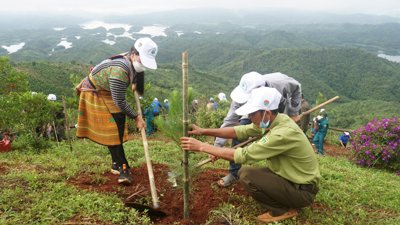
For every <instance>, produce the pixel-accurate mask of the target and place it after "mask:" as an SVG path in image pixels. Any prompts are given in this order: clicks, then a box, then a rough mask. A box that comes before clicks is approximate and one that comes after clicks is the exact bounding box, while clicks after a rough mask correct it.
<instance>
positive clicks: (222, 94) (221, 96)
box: [218, 92, 226, 101]
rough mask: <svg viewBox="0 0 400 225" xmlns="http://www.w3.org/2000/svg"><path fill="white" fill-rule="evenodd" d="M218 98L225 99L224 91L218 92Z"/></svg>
mask: <svg viewBox="0 0 400 225" xmlns="http://www.w3.org/2000/svg"><path fill="white" fill-rule="evenodd" d="M218 98H219V100H220V101H226V95H225V93H223V92H221V93H219V94H218Z"/></svg>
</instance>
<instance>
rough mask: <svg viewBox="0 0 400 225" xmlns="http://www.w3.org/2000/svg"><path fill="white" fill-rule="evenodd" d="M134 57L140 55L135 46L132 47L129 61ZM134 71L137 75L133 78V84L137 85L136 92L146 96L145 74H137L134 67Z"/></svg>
mask: <svg viewBox="0 0 400 225" xmlns="http://www.w3.org/2000/svg"><path fill="white" fill-rule="evenodd" d="M132 54H134V55H139V51H138V50H137V49H136V48H135V46H132V48H131V50H130V52H129V55H128V56H129V59H130V58H131V57H130V56H131V55H132ZM132 70H133V71H134V73H135V75H134V78H133V81H132V83H134V84H136V91H137V92H138V93H139V94H140V95H143V94H144V72H136V71H135V68H134V67H133V65H132Z"/></svg>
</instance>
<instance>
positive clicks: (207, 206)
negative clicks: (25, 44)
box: [69, 164, 248, 224]
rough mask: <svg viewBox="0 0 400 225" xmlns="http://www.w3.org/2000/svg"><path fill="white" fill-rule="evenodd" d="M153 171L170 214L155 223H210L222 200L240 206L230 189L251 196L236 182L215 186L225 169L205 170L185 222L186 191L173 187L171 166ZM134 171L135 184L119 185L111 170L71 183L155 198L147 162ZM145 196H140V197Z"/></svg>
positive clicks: (198, 177) (195, 186)
mask: <svg viewBox="0 0 400 225" xmlns="http://www.w3.org/2000/svg"><path fill="white" fill-rule="evenodd" d="M153 170H154V177H155V183H156V187H157V194H158V196H159V199H160V209H159V210H160V211H162V212H164V213H166V214H167V216H165V217H163V218H152V220H153V222H154V223H155V224H174V223H175V224H177V223H180V224H202V223H204V222H206V220H207V218H208V213H209V212H210V211H211V210H212V209H215V208H217V207H218V205H220V204H221V203H223V202H228V201H230V202H231V203H233V204H235V205H240V202H232V201H231V200H230V199H229V193H230V192H232V191H233V192H234V193H237V194H240V195H246V196H248V195H247V193H246V191H245V190H244V188H243V186H242V185H241V184H236V185H234V186H233V187H231V188H229V189H226V188H219V187H218V186H216V185H215V184H216V181H217V180H218V179H219V178H221V177H222V176H224V175H225V173H226V171H225V170H208V171H204V172H203V173H201V174H198V175H196V177H195V179H194V180H193V181H192V182H191V183H192V185H193V186H191V187H190V190H191V193H190V195H189V196H190V199H189V202H190V203H189V205H190V208H189V211H190V215H189V218H190V221H185V220H184V219H183V190H182V189H181V188H174V187H172V184H171V183H170V182H169V181H168V167H167V166H166V165H162V164H155V165H153ZM131 171H132V174H133V184H132V185H130V186H121V185H118V184H117V175H113V174H111V173H110V172H107V173H104V174H103V175H102V177H104V178H105V179H99V178H98V176H97V178H93V177H94V176H93V175H91V174H81V175H79V176H77V177H75V178H72V179H71V180H70V181H69V183H71V184H73V185H75V186H77V187H79V188H81V189H86V190H93V191H98V192H111V193H115V194H116V195H118V196H119V197H121V198H122V199H125V198H127V197H128V196H130V195H131V194H133V193H135V192H136V191H137V190H139V189H140V190H144V191H145V192H144V193H143V194H141V196H146V197H147V198H148V199H151V198H150V197H151V193H150V188H149V179H148V174H147V167H146V165H145V164H144V165H142V166H141V167H139V168H132V169H131ZM96 179H97V180H96ZM178 182H179V180H178ZM141 196H138V198H140V197H141ZM149 206H151V204H150V205H149Z"/></svg>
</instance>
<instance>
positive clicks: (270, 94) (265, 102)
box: [235, 87, 282, 116]
mask: <svg viewBox="0 0 400 225" xmlns="http://www.w3.org/2000/svg"><path fill="white" fill-rule="evenodd" d="M281 98H282V95H281V93H279V91H278V90H276V89H275V88H270V87H260V88H256V89H253V90H252V91H251V93H250V97H249V100H248V101H247V102H246V104H244V105H243V106H242V107H240V108H238V109H237V110H236V111H235V113H236V114H238V115H239V116H242V115H247V114H250V113H253V112H255V111H258V110H275V109H277V108H278V106H279V103H280V101H281Z"/></svg>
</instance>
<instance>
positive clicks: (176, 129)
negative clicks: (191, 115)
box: [155, 88, 194, 145]
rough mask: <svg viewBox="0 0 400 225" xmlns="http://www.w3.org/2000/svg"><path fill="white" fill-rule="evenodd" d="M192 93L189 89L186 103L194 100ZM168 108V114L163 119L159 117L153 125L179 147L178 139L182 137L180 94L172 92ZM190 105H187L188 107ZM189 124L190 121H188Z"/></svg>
mask: <svg viewBox="0 0 400 225" xmlns="http://www.w3.org/2000/svg"><path fill="white" fill-rule="evenodd" d="M193 96H194V91H193V89H192V88H189V94H188V102H189V103H190V102H192V101H193V99H194V97H193ZM169 102H170V108H169V112H168V114H167V115H165V117H162V116H159V117H157V118H156V119H155V123H156V124H157V126H158V128H159V129H160V130H161V132H162V133H163V134H164V135H165V136H167V137H169V138H171V139H172V140H174V141H175V143H177V145H179V142H180V141H179V138H180V137H182V136H183V121H182V118H183V117H182V115H183V106H182V102H183V100H182V93H180V92H178V91H176V90H175V91H173V92H172V93H171V95H170V96H169ZM189 105H190V104H188V106H189ZM189 123H190V121H189Z"/></svg>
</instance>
